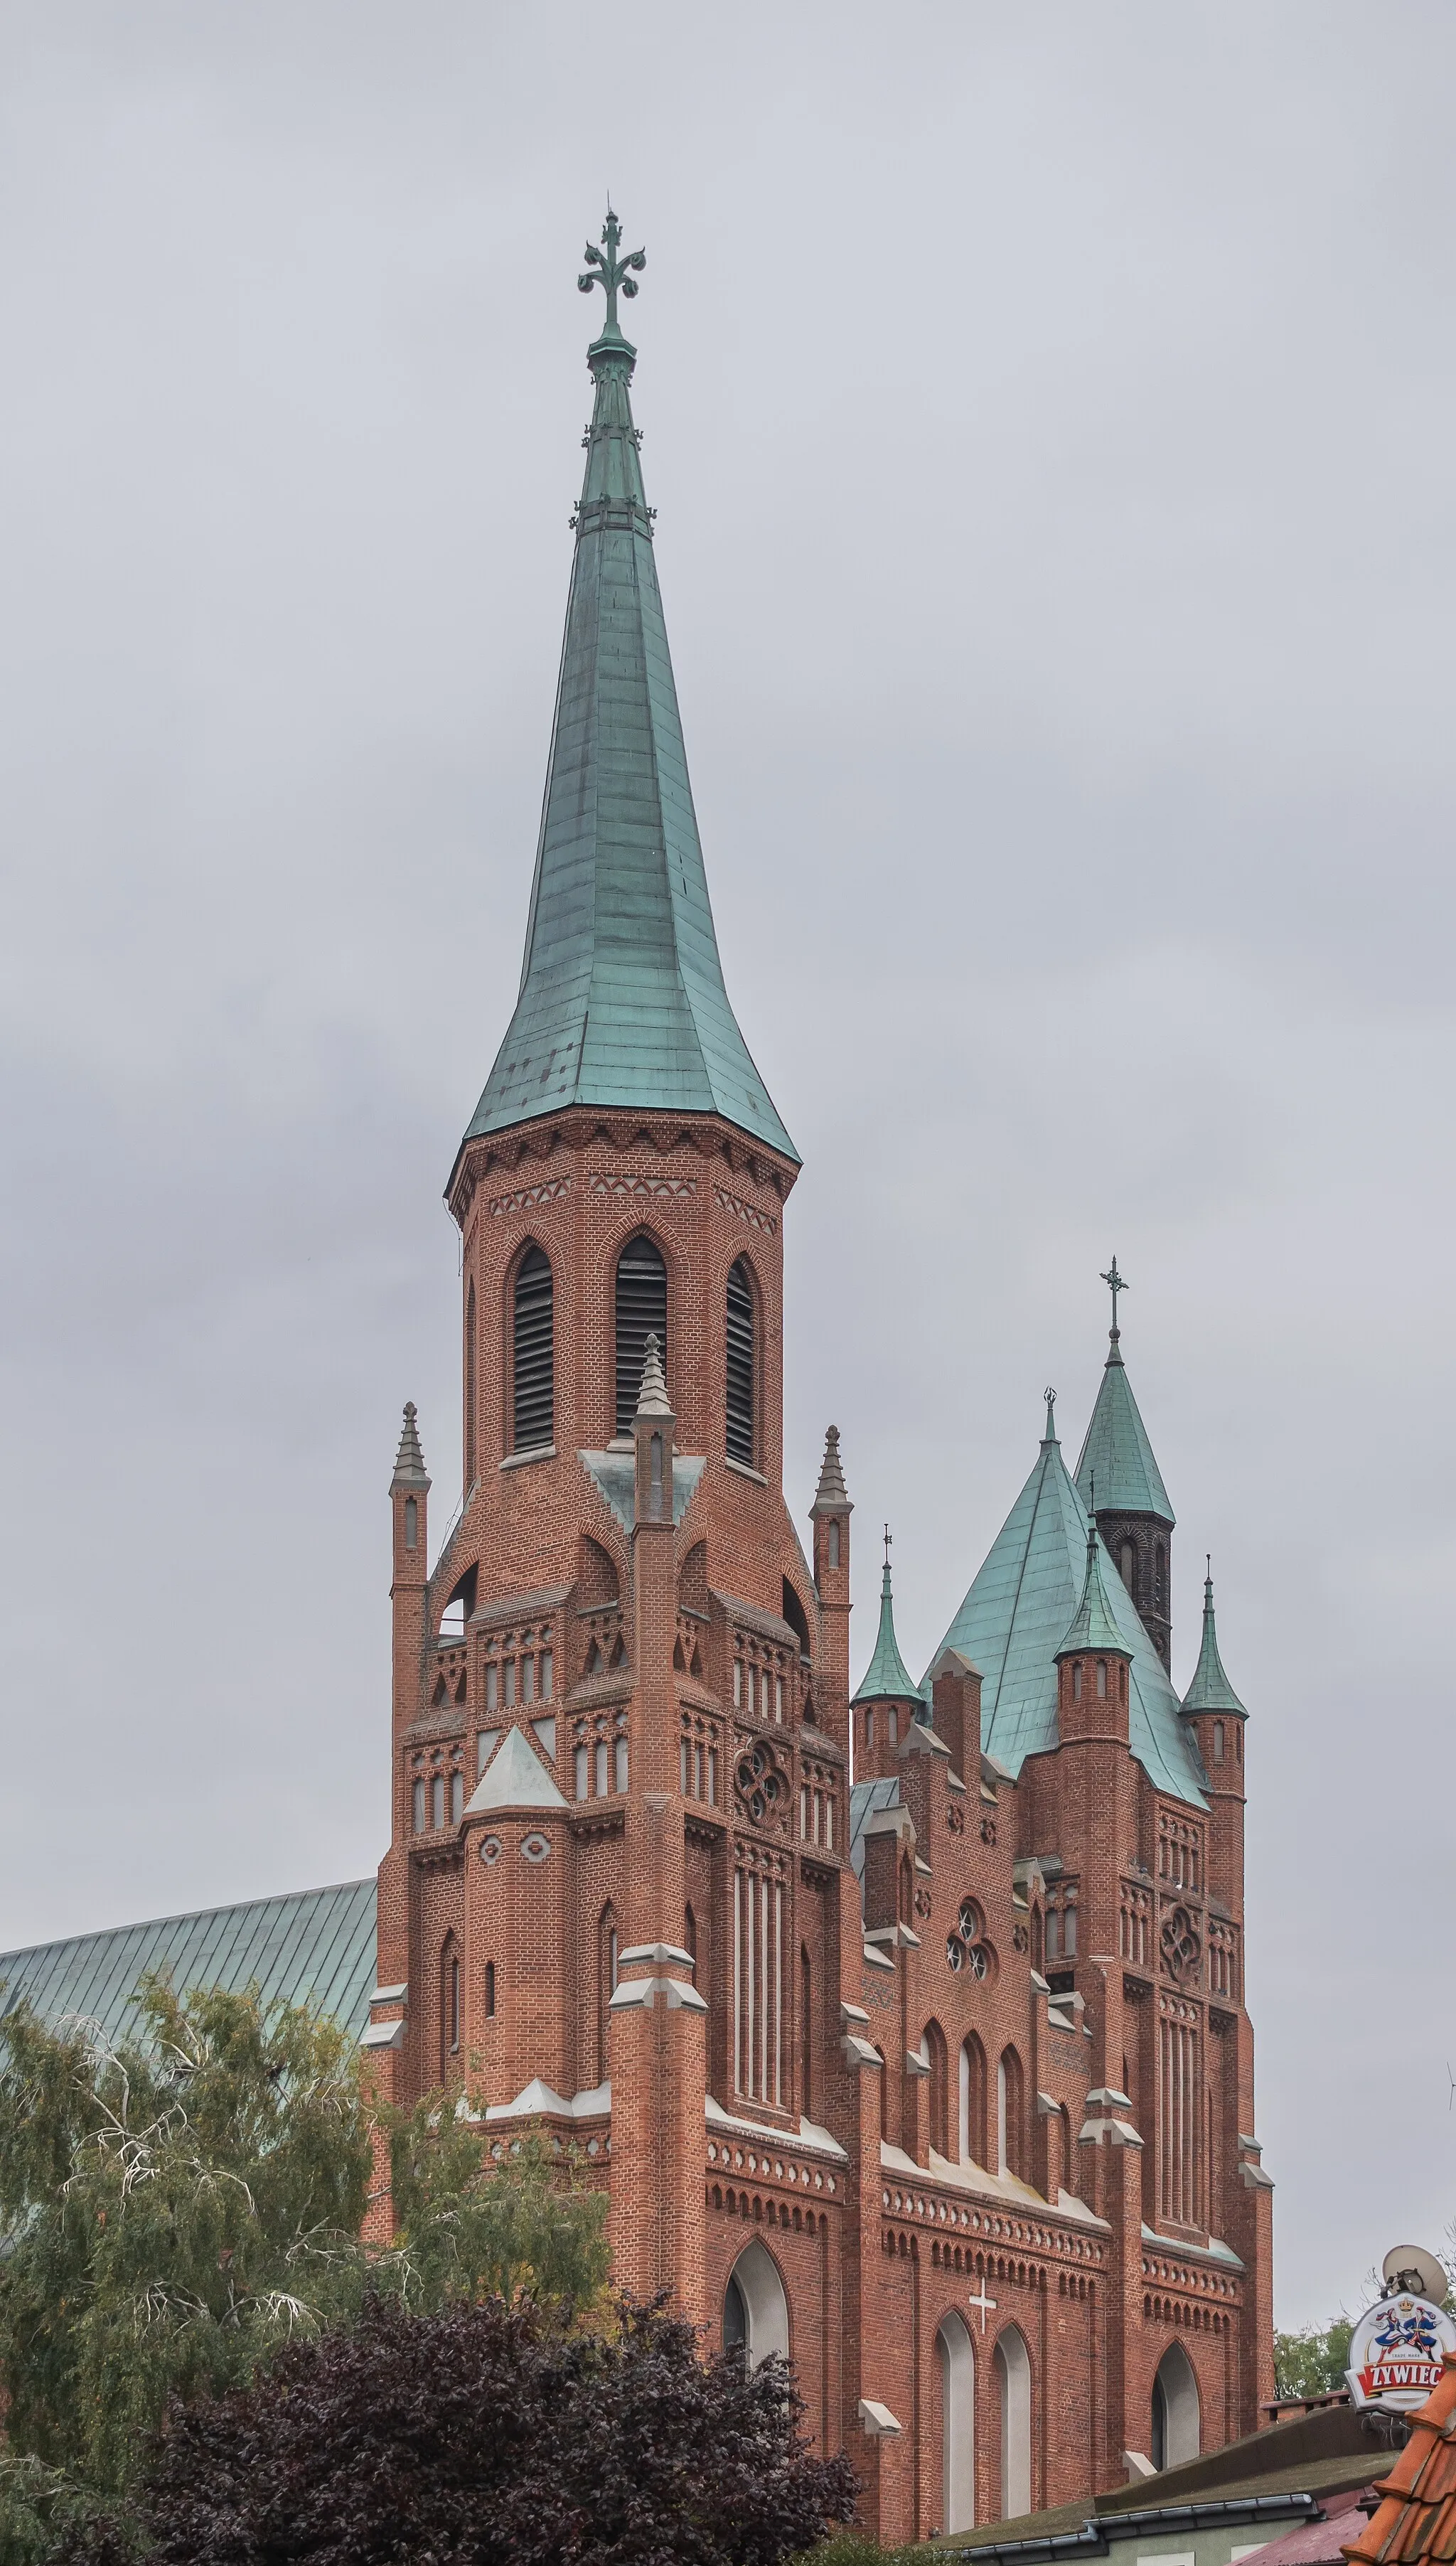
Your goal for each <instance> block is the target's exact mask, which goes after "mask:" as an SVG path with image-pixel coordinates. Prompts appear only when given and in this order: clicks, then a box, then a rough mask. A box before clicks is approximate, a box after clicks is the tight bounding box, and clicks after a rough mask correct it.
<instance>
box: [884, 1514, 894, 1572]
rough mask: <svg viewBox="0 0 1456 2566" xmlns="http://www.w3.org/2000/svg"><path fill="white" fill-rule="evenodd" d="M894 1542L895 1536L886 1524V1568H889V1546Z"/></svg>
mask: <svg viewBox="0 0 1456 2566" xmlns="http://www.w3.org/2000/svg"><path fill="white" fill-rule="evenodd" d="M893 1540H894V1534H893V1533H892V1532H891V1531H890V1528H889V1526H888V1524H886V1525H885V1528H884V1564H885V1567H886V1568H888V1566H889V1546H890V1543H891V1542H892V1541H893Z"/></svg>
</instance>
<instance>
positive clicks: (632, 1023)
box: [366, 212, 858, 2320]
mask: <svg viewBox="0 0 1456 2566" xmlns="http://www.w3.org/2000/svg"><path fill="white" fill-rule="evenodd" d="M620 239H621V233H620V227H619V225H618V223H617V220H616V217H615V215H614V214H612V213H610V212H608V214H607V223H606V228H605V230H604V233H603V246H602V247H601V248H600V249H598V248H591V247H589V249H588V251H587V261H588V267H587V272H586V273H585V274H584V275H583V276H582V278H581V279H580V284H581V287H582V290H583V291H584V292H587V291H590V290H591V288H592V287H594V286H601V287H602V288H603V289H604V291H605V293H606V298H607V319H606V326H605V328H604V330H603V332H602V335H601V336H600V338H598V339H597V340H596V341H595V342H594V343H593V345H592V347H591V348H590V350H589V352H588V359H587V362H588V366H589V369H590V372H591V376H592V382H593V386H594V398H593V409H592V421H591V426H590V429H589V430H588V434H587V438H586V445H587V463H586V474H585V479H584V482H583V487H582V496H581V500H580V503H579V506H578V510H577V514H576V517H575V520H574V526H575V534H576V550H575V559H574V562H573V568H572V577H571V590H570V597H569V602H568V608H567V622H566V636H565V642H564V646H563V652H562V661H561V673H560V679H559V684H558V689H557V698H556V711H555V723H554V729H553V734H552V742H551V753H550V760H549V765H548V770H547V781H546V794H545V802H544V807H543V814H542V821H541V832H540V839H539V843H538V847H537V852H536V869H535V879H534V883H533V887H532V893H531V905H530V914H529V920H528V925H527V932H526V951H525V962H524V968H523V971H522V975H521V985H520V993H519V996H518V998H517V1002H516V1008H515V1013H514V1015H513V1016H512V1019H511V1022H510V1025H509V1027H508V1029H507V1031H506V1035H505V1038H504V1040H503V1042H502V1043H501V1046H500V1050H499V1052H498V1054H497V1057H496V1061H495V1066H494V1068H493V1069H492V1071H491V1074H490V1077H489V1079H488V1081H487V1083H486V1087H485V1092H484V1094H483V1095H482V1097H481V1100H480V1103H479V1105H478V1107H477V1109H476V1111H475V1114H474V1116H473V1117H472V1119H471V1122H470V1125H469V1128H468V1130H467V1131H466V1133H465V1137H464V1139H463V1141H462V1143H461V1145H460V1150H459V1153H458V1155H457V1157H456V1159H455V1163H454V1166H453V1168H452V1170H451V1173H450V1179H449V1184H448V1186H447V1189H446V1199H447V1201H448V1204H449V1207H450V1210H451V1212H452V1214H453V1216H454V1218H455V1220H456V1222H457V1223H458V1226H459V1230H460V1237H461V1246H462V1263H461V1326H462V1341H461V1378H462V1461H463V1470H462V1476H463V1486H464V1494H463V1498H462V1503H461V1509H460V1514H459V1520H458V1522H457V1523H456V1524H455V1526H454V1529H453V1530H452V1531H451V1532H450V1533H449V1534H448V1536H447V1538H446V1539H445V1541H444V1544H443V1547H442V1549H441V1551H440V1553H439V1556H438V1558H437V1559H436V1560H435V1562H434V1564H433V1566H432V1567H431V1568H429V1569H428V1570H427V1569H426V1553H425V1521H426V1519H425V1492H426V1490H427V1488H428V1480H427V1479H426V1477H425V1474H424V1462H423V1457H422V1451H421V1446H420V1442H419V1439H418V1436H417V1434H416V1432H415V1426H414V1420H413V1411H409V1417H408V1422H407V1427H406V1432H405V1436H404V1439H403V1442H402V1443H401V1447H400V1460H399V1465H398V1467H397V1469H396V1473H395V1480H394V1490H393V1501H394V1511H395V1541H394V1584H393V1590H392V1592H393V1603H394V1628H395V1641H394V1688H393V1728H392V1739H393V1743H392V1753H393V1837H392V1842H391V1845H390V1849H389V1851H388V1853H387V1854H386V1856H385V1858H384V1861H383V1863H382V1864H381V1866H380V1873H379V1893H380V1894H379V1954H378V1977H379V1989H378V1992H377V1995H376V2000H375V2004H374V2008H373V2011H374V2021H373V2024H372V2026H371V2028H370V2030H369V2032H368V2033H367V2034H366V2040H367V2043H368V2045H369V2047H370V2049H371V2051H372V2053H373V2055H374V2058H375V2060H376V2063H377V2066H378V2070H379V2073H380V2077H381V2080H382V2082H383V2084H384V2086H385V2089H386V2090H388V2091H391V2092H392V2093H393V2094H394V2095H395V2096H396V2097H397V2098H398V2099H400V2100H401V2101H403V2100H409V2099H412V2098H414V2097H417V2096H418V2095H420V2094H422V2093H425V2092H428V2091H429V2090H431V2089H432V2088H435V2087H437V2086H441V2085H444V2086H447V2087H448V2086H451V2085H455V2084H459V2085H462V2086H463V2087H464V2088H465V2090H466V2092H467V2094H468V2096H469V2098H470V2100H471V2103H472V2105H473V2106H474V2108H476V2109H478V2110H480V2111H482V2112H483V2113H484V2114H485V2115H486V2118H487V2123H488V2125H489V2126H490V2127H492V2128H494V2129H495V2130H497V2131H498V2133H499V2138H498V2145H499V2147H500V2148H501V2149H506V2148H508V2147H509V2145H510V2142H511V2135H512V2131H513V2128H514V2129H516V2130H519V2129H520V2128H521V2127H523V2126H525V2125H526V2124H527V2123H528V2122H533V2123H537V2124H542V2123H544V2124H545V2125H546V2126H547V2127H548V2128H549V2129H550V2130H551V2131H552V2132H553V2134H554V2135H555V2136H558V2137H560V2138H561V2139H562V2140H563V2141H564V2142H565V2141H568V2140H570V2141H572V2142H574V2143H575V2144H576V2145H577V2146H578V2147H579V2148H580V2149H581V2150H582V2152H583V2153H584V2154H585V2155H586V2156H587V2158H588V2159H589V2161H590V2162H591V2163H592V2164H593V2165H594V2166H596V2167H597V2168H598V2169H599V2170H600V2172H601V2175H602V2178H603V2180H604V2181H607V2183H608V2185H609V2189H610V2196H611V2220H610V2234H611V2239H612V2245H613V2253H614V2267H615V2272H616V2276H617V2278H618V2279H619V2280H620V2281H621V2282H622V2283H624V2284H625V2285H626V2286H627V2287H629V2288H631V2289H632V2290H634V2291H637V2292H639V2293H643V2294H650V2293H651V2292H652V2291H654V2290H656V2289H658V2288H661V2287H667V2288H669V2289H671V2290H672V2291H673V2292H674V2293H675V2294H676V2297H677V2299H678V2302H679V2304H681V2305H682V2306H683V2307H684V2308H685V2310H686V2311H687V2312H688V2313H689V2314H690V2315H692V2316H694V2317H696V2318H698V2319H699V2320H702V2319H704V2318H705V2317H706V2316H707V2313H708V2309H709V2307H710V2305H712V2306H714V2307H719V2308H720V2307H721V2303H722V2292H723V2286H724V2276H723V2275H722V2274H718V2273H717V2272H716V2271H715V2270H709V2269H708V2268H707V2266H708V2264H709V2263H710V2262H711V2260H712V2257H711V2254H710V2252H709V2249H708V2245H707V2242H706V2240H705V2232H704V2226H705V2212H704V2185H703V2167H704V2131H705V2115H706V2116H707V2117H708V2118H711V2115H712V2112H713V2110H714V2109H715V2108H721V2107H717V2106H715V2105H714V2104H713V2103H712V2102H711V2101H710V2099H709V2098H710V2097H711V2096H712V2095H714V2094H715V2093H719V2094H721V2093H725V2092H727V2093H729V2094H730V2095H731V2094H733V2093H738V2094H748V2095H752V2097H753V2098H754V2105H755V2109H756V2110H757V2111H758V2112H759V2114H760V2115H761V2117H764V2118H766V2119H768V2120H769V2121H770V2122H775V2123H777V2124H778V2125H780V2126H782V2127H783V2128H785V2129H786V2130H787V2129H788V2128H790V2127H791V2126H793V2127H796V2128H797V2126H798V2114H799V2111H800V2109H801V2106H802V2103H803V2101H804V2098H805V2096H806V2095H807V2094H808V2093H810V2092H813V2091H815V2090H816V2088H817V2087H819V2086H822V2085H823V2083H824V2081H825V2079H826V2078H827V2077H828V2076H829V2074H830V2073H831V2063H830V2052H829V2050H828V2049H827V2051H826V2060H825V2062H824V2063H823V2064H822V2065H817V2064H816V2062H815V2061H814V2060H813V2058H812V2056H811V2051H812V2047H813V2041H814V2038H815V2036H816V2035H815V2033H814V2031H813V2028H812V2023H811V1998H810V1992H809V1991H810V1988H811V1985H813V1987H814V1990H815V1996H816V1998H817V1999H819V1998H823V1999H828V2001H827V2002H826V2003H823V2004H820V2003H818V2002H817V2003H816V2005H815V2008H814V2011H815V2015H816V2017H817V2015H818V2013H819V2012H820V2011H821V2010H822V2011H823V2012H824V2013H825V2016H826V2018H827V2019H828V2018H831V2016H832V2018H833V2020H834V2025H835V2029H836V2031H838V2003H839V1994H840V1990H839V1984H838V1974H839V1965H840V1961H839V1953H840V1947H841V1942H842V1940H843V1942H844V1944H845V1947H847V1948H849V1949H851V1950H852V1952H853V1954H854V1957H855V1959H856V1960H857V1956H858V1942H857V1890H856V1889H855V1887H854V1883H853V1879H852V1875H849V1874H847V1872H846V1870H845V1867H844V1853H843V1849H844V1848H845V1846H846V1843H847V1840H848V1834H849V1828H848V1780H849V1776H848V1648H847V1634H846V1629H845V1624H846V1621H847V1614H848V1602H849V1500H848V1497H847V1496H845V1493H844V1484H843V1479H842V1477H841V1476H840V1473H839V1462H838V1455H837V1452H834V1453H833V1468H832V1469H830V1468H829V1467H828V1465H827V1472H826V1478H825V1481H824V1483H823V1484H822V1486H821V1490H820V1501H819V1503H818V1504H817V1506H816V1509H815V1539H816V1548H817V1552H818V1559H817V1565H818V1567H819V1569H820V1573H821V1578H822V1582H823V1591H824V1596H825V1602H824V1605H823V1606H822V1605H821V1602H820V1590H819V1589H818V1588H817V1587H816V1583H815V1578H814V1575H813V1574H812V1572H811V1569H810V1567H809V1564H808V1563H807V1561H806V1559H805V1556H804V1552H803V1550H802V1548H801V1546H800V1543H799V1540H798V1538H797V1536H796V1533H795V1530H794V1527H793V1524H792V1522H791V1520H790V1517H789V1514H788V1510H787V1508H786V1505H785V1502H784V1497H783V1493H782V1467H783V1420H782V1406H783V1361H782V1307H783V1220H784V1208H785V1204H786V1202H787V1199H788V1196H789V1193H790V1190H791V1188H792V1186H793V1184H794V1181H795V1178H796V1176H797V1174H798V1170H799V1160H798V1156H797V1155H796V1153H795V1150H794V1146H793V1143H792V1142H791V1140H790V1138H789V1135H788V1133H787V1132H786V1130H785V1129H784V1126H783V1124H782V1123H781V1122H780V1120H779V1117H778V1114H777V1113H776V1111H775V1109H774V1106H773V1104H772V1102H771V1101H770V1098H769V1096H768V1093H767V1091H766V1089H765V1087H764V1084H763V1081H762V1080H761V1078H760V1077H759V1074H758V1072H757V1070H756V1068H755V1067H754V1063H753V1061H752V1059H751V1058H750V1056H749V1052H748V1049H747V1046H746V1045H745V1043H744V1040H743V1037H742V1034H741V1033H740V1031H739V1028H738V1024H737V1021H736V1019H735V1017H734V1014H733V1010H732V1007H731V1006H730V1004H729V1000H728V996H727V992H726V989H725V986H724V981H723V973H722V967H721V964H720V961H719V956H718V947H717V940H716V936H715V933H714V927H713V917H712V910H711V907H710V904H709V899H708V890H707V882H706V877H705V873H704V868H703V859H702V851H701V848H700V846H699V842H698V832H697V823H696V818H695V814H694V809H693V799H692V791H691V787H690V784H689V781H688V773H687V763H686V758H685V755H684V749H683V739H682V728H681V723H680V720H679V715H678V706H677V696H676V691H675V686H674V682H673V674H672V666H671V661H670V658H669V655H668V648H667V637H666V631H665V627H664V624H663V616H662V605H661V599H660V596H659V593H658V586H657V569H656V562H655V558H654V541H653V522H652V511H651V510H649V509H648V507H647V504H646V500H645V497H644V494H643V485H642V474H641V466H640V461H639V457H638V433H637V430H636V428H635V427H634V426H633V423H632V414H631V404H630V396H629V387H630V385H631V381H632V375H633V370H634V365H635V355H636V352H635V350H634V349H633V348H632V347H631V346H630V344H629V343H628V341H627V340H626V339H625V338H624V337H623V336H622V334H621V331H620V329H619V328H618V325H617V298H618V296H619V295H620V296H624V297H626V296H634V295H635V294H636V292H637V286H636V282H635V276H636V273H637V272H639V271H640V270H641V268H642V267H643V266H644V264H645V261H644V258H643V255H642V253H641V252H640V251H638V252H635V253H633V254H631V255H629V256H626V257H623V256H622V255H621V254H620ZM809 1809H812V1811H813V1814H814V1817H815V1820H816V1821H817V1823H816V1824H815V1829H814V1843H815V1846H816V1848H817V1849H818V1851H817V1859H816V1866H815V1871H814V1884H815V1886H814V1895H813V1899H812V1900H811V1899H810V1898H809V1895H808V1892H807V1891H806V1889H805V1886H804V1880H803V1876H802V1873H803V1867H802V1866H799V1867H797V1868H796V1863H795V1859H794V1853H795V1847H794V1844H793V1842H792V1841H791V1839H792V1838H793V1836H794V1835H795V1834H796V1832H797V1827H798V1820H799V1816H800V1813H801V1811H803V1810H809ZM847 1879H848V1892H847V1893H846V1900H845V1909H846V1913H845V1921H844V1924H843V1931H842V1920H841V1917H840V1898H841V1892H842V1890H844V1888H845V1883H846V1880H847ZM811 1905H812V1907H813V1910H814V1913H813V1916H812V1917H811V1916H810V1914H809V1913H808V1909H809V1907H810V1906H811ZM851 1915H852V1922H851V1921H849V1920H850V1918H851ZM846 1992H847V1993H848V1992H849V1990H848V1989H847V1990H846ZM826 2037H827V2035H826ZM835 2054H836V2055H837V2052H836V2053H835Z"/></svg>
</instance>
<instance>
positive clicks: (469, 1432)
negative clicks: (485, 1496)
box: [465, 1276, 475, 1489]
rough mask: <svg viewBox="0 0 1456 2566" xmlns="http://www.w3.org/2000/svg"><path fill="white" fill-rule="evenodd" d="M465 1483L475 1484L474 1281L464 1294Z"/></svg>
mask: <svg viewBox="0 0 1456 2566" xmlns="http://www.w3.org/2000/svg"><path fill="white" fill-rule="evenodd" d="M465 1485H466V1488H467V1489H470V1488H473V1487H474V1485H475V1281H474V1277H473V1276H472V1278H471V1284H470V1289H469V1291H468V1293H467V1294H466V1296H465Z"/></svg>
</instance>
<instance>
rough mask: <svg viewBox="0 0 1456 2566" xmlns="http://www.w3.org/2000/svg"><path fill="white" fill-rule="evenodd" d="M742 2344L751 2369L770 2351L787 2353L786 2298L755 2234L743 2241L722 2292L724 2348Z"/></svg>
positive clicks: (730, 2349) (774, 2266) (768, 2255)
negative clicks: (740, 2251) (749, 2242)
mask: <svg viewBox="0 0 1456 2566" xmlns="http://www.w3.org/2000/svg"><path fill="white" fill-rule="evenodd" d="M740 2344H741V2345H742V2346H743V2352H744V2358H745V2360H746V2362H747V2364H748V2367H749V2369H750V2370H757V2368H758V2366H759V2363H760V2362H761V2361H767V2359H768V2357H769V2354H770V2353H771V2352H781V2353H782V2354H783V2356H784V2358H785V2360H786V2361H787V2359H788V2357H789V2301H788V2298H787V2296H786V2294H785V2290H784V2284H783V2281H782V2279H781V2278H780V2274H779V2267H778V2264H777V2263H776V2262H775V2261H774V2258H773V2256H772V2254H771V2253H770V2252H769V2249H768V2247H767V2246H766V2245H761V2244H760V2243H759V2240H758V2238H757V2237H755V2238H754V2240H753V2243H752V2244H751V2245H745V2247H744V2249H743V2251H742V2253H741V2254H740V2255H739V2257H738V2260H737V2262H736V2263H735V2264H734V2266H733V2269H732V2271H731V2272H730V2273H729V2275H728V2287H727V2289H726V2290H725V2291H724V2293H723V2349H724V2351H725V2352H733V2351H734V2350H736V2348H737V2347H738V2346H739V2345H740Z"/></svg>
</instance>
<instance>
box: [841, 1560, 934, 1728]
mask: <svg viewBox="0 0 1456 2566" xmlns="http://www.w3.org/2000/svg"><path fill="white" fill-rule="evenodd" d="M854 1699H855V1701H912V1702H913V1703H914V1705H915V1708H916V1710H917V1711H918V1710H921V1709H922V1708H923V1706H924V1705H923V1703H922V1701H921V1698H920V1687H919V1685H918V1684H917V1683H916V1681H915V1678H914V1676H913V1675H912V1674H911V1672H910V1669H909V1668H908V1667H907V1666H906V1664H905V1662H904V1659H903V1658H902V1657H901V1656H900V1649H899V1642H898V1641H897V1640H896V1638H895V1608H894V1598H893V1596H892V1595H891V1593H890V1583H889V1561H888V1560H886V1561H885V1563H884V1577H883V1579H882V1581H881V1584H880V1589H879V1630H878V1633H877V1635H876V1638H875V1642H874V1655H873V1657H872V1658H871V1659H870V1661H869V1664H868V1666H867V1667H866V1668H865V1669H864V1680H863V1682H862V1683H861V1684H860V1686H859V1689H858V1691H857V1692H856V1693H855V1695H854Z"/></svg>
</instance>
